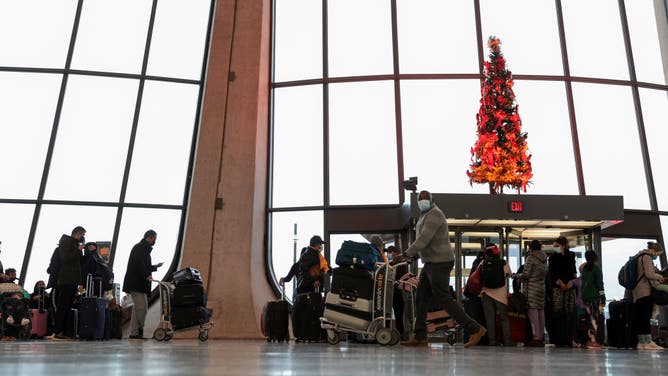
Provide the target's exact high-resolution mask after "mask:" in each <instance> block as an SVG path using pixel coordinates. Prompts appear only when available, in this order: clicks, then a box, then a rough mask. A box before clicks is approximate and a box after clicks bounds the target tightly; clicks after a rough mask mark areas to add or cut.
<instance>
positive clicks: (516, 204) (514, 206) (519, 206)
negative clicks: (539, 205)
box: [508, 201, 524, 213]
mask: <svg viewBox="0 0 668 376" xmlns="http://www.w3.org/2000/svg"><path fill="white" fill-rule="evenodd" d="M508 210H510V212H511V213H521V212H523V211H524V205H523V203H522V201H510V202H509V203H508Z"/></svg>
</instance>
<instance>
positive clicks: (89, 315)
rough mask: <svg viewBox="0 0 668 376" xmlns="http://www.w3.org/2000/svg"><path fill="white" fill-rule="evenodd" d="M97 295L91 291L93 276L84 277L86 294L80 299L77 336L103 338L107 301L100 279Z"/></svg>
mask: <svg viewBox="0 0 668 376" xmlns="http://www.w3.org/2000/svg"><path fill="white" fill-rule="evenodd" d="M99 282H100V284H99V286H100V287H99V295H98V296H95V294H94V293H93V290H94V283H93V276H92V275H91V274H89V275H88V278H87V279H86V296H85V297H84V298H82V299H81V306H80V307H79V338H81V339H104V328H105V324H106V317H107V301H106V300H104V299H103V298H101V296H102V280H99Z"/></svg>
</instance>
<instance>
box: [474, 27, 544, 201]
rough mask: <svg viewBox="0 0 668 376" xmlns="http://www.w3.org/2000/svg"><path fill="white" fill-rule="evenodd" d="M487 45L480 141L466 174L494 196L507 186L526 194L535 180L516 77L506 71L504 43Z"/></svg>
mask: <svg viewBox="0 0 668 376" xmlns="http://www.w3.org/2000/svg"><path fill="white" fill-rule="evenodd" d="M487 45H488V47H489V49H490V54H489V62H487V61H486V62H485V63H484V66H485V69H484V76H485V77H484V79H483V80H481V82H480V92H481V98H480V110H478V114H477V115H476V120H477V123H478V126H477V134H478V140H477V141H476V143H475V145H474V146H473V147H472V148H471V165H470V166H469V170H468V171H466V174H467V175H468V177H469V183H470V184H471V185H473V183H478V184H485V183H487V184H489V187H490V193H501V192H503V187H505V186H508V187H511V188H513V189H517V190H518V192H519V191H520V190H523V191H524V192H526V189H527V185H528V184H530V183H531V177H532V176H533V173H532V172H531V154H529V152H528V147H527V141H526V140H527V134H526V133H523V132H522V120H521V119H520V115H519V113H518V112H517V108H518V107H517V105H516V104H515V94H514V93H513V76H512V73H511V72H510V71H509V70H507V69H506V61H505V59H504V58H503V54H502V53H501V48H500V45H501V41H500V40H499V39H498V38H496V37H494V36H490V37H489V40H488V42H487Z"/></svg>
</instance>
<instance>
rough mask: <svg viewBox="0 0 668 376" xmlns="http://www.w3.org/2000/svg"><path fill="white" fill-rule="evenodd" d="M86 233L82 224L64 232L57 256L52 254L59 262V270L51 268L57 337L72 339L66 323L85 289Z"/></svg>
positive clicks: (57, 262) (55, 334) (55, 252)
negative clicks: (54, 284) (76, 299)
mask: <svg viewBox="0 0 668 376" xmlns="http://www.w3.org/2000/svg"><path fill="white" fill-rule="evenodd" d="M85 235H86V229H85V228H83V227H81V226H77V227H75V228H74V229H73V230H72V235H66V234H63V235H62V236H61V237H60V241H59V242H58V248H56V250H55V251H54V254H55V257H54V256H52V258H53V259H54V261H56V264H57V271H55V270H52V269H51V268H50V269H49V270H50V273H55V274H54V276H55V283H56V286H55V287H56V293H55V294H56V320H55V324H54V338H55V339H66V340H67V339H72V337H70V336H69V335H67V334H65V326H66V325H65V324H66V321H67V315H68V314H69V312H70V308H72V304H73V302H74V298H75V297H76V295H77V292H79V291H81V290H82V289H83V283H82V280H81V251H82V250H83V246H84V245H83V243H84V242H85V240H84V236H85Z"/></svg>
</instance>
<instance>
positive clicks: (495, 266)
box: [480, 257, 506, 289]
mask: <svg viewBox="0 0 668 376" xmlns="http://www.w3.org/2000/svg"><path fill="white" fill-rule="evenodd" d="M505 265H506V261H505V260H502V259H500V258H497V257H487V258H485V261H483V262H482V265H481V266H482V270H481V271H480V276H481V277H482V285H483V286H484V287H487V288H491V289H497V288H500V287H503V286H505V284H506V271H505V270H504V268H503V267H504V266H505Z"/></svg>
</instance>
